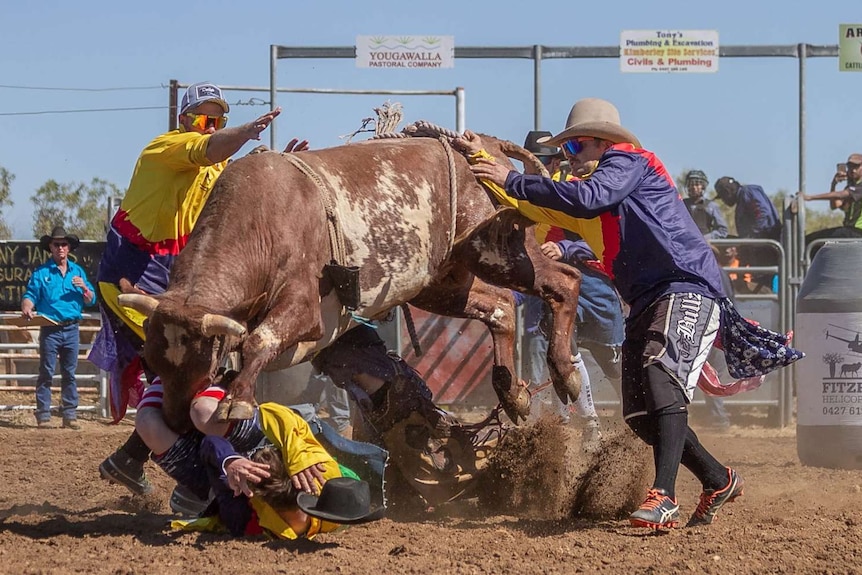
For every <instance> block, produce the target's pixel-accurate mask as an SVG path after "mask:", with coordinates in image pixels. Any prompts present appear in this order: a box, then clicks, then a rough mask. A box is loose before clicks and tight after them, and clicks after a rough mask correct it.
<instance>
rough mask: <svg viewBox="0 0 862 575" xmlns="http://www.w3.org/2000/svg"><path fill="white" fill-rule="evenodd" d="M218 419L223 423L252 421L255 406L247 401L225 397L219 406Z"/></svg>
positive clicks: (217, 410)
mask: <svg viewBox="0 0 862 575" xmlns="http://www.w3.org/2000/svg"><path fill="white" fill-rule="evenodd" d="M216 417H218V420H219V421H220V422H222V423H224V422H227V421H236V420H240V419H251V418H253V417H254V405H252V404H251V403H249V402H247V401H241V400H239V399H232V398H231V397H230V396H228V397H225V398H224V399H223V400H221V401H220V402H219V404H218V409H216Z"/></svg>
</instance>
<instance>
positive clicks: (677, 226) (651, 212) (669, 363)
mask: <svg viewBox="0 0 862 575" xmlns="http://www.w3.org/2000/svg"><path fill="white" fill-rule="evenodd" d="M544 141H545V142H546V143H548V144H551V145H559V146H560V147H562V148H563V151H564V153H565V155H566V158H567V159H568V161H569V164H570V166H571V168H572V172H573V173H577V174H579V175H580V176H581V177H580V179H579V180H574V181H565V182H560V181H554V180H553V179H551V178H548V177H543V176H539V175H524V174H520V173H518V172H515V171H510V170H509V169H507V168H505V167H504V166H501V165H499V164H497V163H496V162H495V161H494V158H492V157H490V156H489V154H487V153H486V152H485V151H484V150H483V149H482V141H481V138H479V137H478V136H477V135H475V134H473V133H471V132H466V133H465V134H464V136H463V137H462V138H461V139H459V140H457V141H456V145H457V146H458V147H459V148H460V149H461V150H462V151H463V152H465V153H466V154H468V158H469V159H470V160H471V162H472V163H473V166H472V170H473V173H474V174H475V175H476V176H477V177H478V178H480V179H481V180H482V181H483V183H485V184H486V186H487V187H488V188H489V189H490V190H491V192H492V193H494V194H495V195H497V196H498V197H499V198H500V199H501V202H505V203H506V204H508V205H511V204H512V203H513V202H514V203H515V205H516V206H518V207H519V210H521V209H522V208H521V207H520V204H522V203H523V204H524V205H525V208H524V209H526V207H529V206H531V205H535V206H540V207H542V208H546V209H547V212H550V213H553V212H555V211H556V212H559V213H561V214H563V215H570V216H575V217H580V218H599V221H600V223H601V226H602V232H603V237H604V238H605V245H606V248H605V251H604V254H603V264H604V268H605V270H606V271H607V273H608V275H609V276H610V277H611V279H612V280H613V283H614V286H615V287H616V288H617V290H618V291H619V293H620V296H621V297H622V298H623V300H624V301H625V302H626V304H628V305H629V306H630V308H631V311H630V313H629V316H628V319H627V321H626V329H625V341H624V343H623V349H622V356H623V357H622V362H623V364H622V396H623V417H624V419H625V421H626V423H627V424H628V425H629V427H631V429H632V430H633V431H634V432H635V433H636V434H637V435H638V436H639V437H640V438H641V439H642V440H643V441H644V442H645V443H647V444H648V445H650V446H652V448H653V454H654V459H655V468H656V470H655V471H656V473H655V480H654V482H653V485H652V488H651V489H650V490H649V492H648V494H647V498H646V500H645V501H644V503H643V504H642V505H641V507H640V508H639V509H638V510H636V511H635V512H634V513H632V514H631V516H630V522H631V524H632V525H633V526H637V527H648V528H653V529H659V528H669V527H676V526H677V525H678V524H679V515H680V512H679V504H678V503H677V499H676V494H675V491H674V489H675V485H676V477H677V472H678V469H679V465H680V464H682V465H684V466H685V467H686V468H687V469H689V470H690V471H691V472H692V473H693V474H694V475H695V476H696V477H697V478H698V479H699V480H700V482H701V483H702V484H703V492H702V494H701V496H700V501H699V503H698V504H697V506H696V508H695V510H694V512H693V513H692V515H691V518H690V519H689V521H688V526H698V525H704V524H709V523H712V521H713V519H714V518H715V516H716V514H717V513H718V511H719V510H720V509H721V507H722V506H723V505H724V504H725V503H728V502H730V501H732V500H734V499H735V498H736V497H738V496H740V495H742V491H743V480H742V478H741V477H740V475H739V474H738V473H737V472H736V471H735V470H734V469H731V468H729V467H725V466H724V465H722V464H721V463H719V462H718V461H717V460H716V459H715V458H714V457H713V456H712V455H711V454H710V453H709V452H708V451H707V450H706V448H704V447H703V445H701V443H700V442H699V441H698V438H697V436H696V435H695V433H694V431H692V429H691V428H690V427H689V426H688V407H687V406H688V404H689V403H690V401H691V397H692V393H693V391H694V388H695V386H696V385H697V381H698V378H699V376H700V372H701V369H702V367H703V365H704V363H705V361H706V357H707V354H708V353H709V350H710V348H711V347H712V345H713V343H714V342H715V341H716V339H717V338H719V337H720V340H721V344H722V345H723V348H724V350H725V355H726V357H727V365H728V369H729V371H730V373H731V375H733V376H734V377H752V376H760V375H762V374H765V373H768V372H770V371H772V370H775V369H778V368H780V367H784V366H786V365H789V364H791V363H793V362H795V361H797V360H798V359H800V358H802V357H803V354H802V353H801V352H799V351H797V350H795V349H793V348H791V347H789V346H788V343H789V336H785V335H782V334H778V333H774V332H771V331H769V330H766V329H763V328H760V327H758V326H755V325H753V324H752V323H749V322H747V321H746V320H744V319H743V318H742V317H741V316H740V315H739V313H738V312H737V311H736V309H735V308H734V307H733V304H732V303H731V302H730V300H729V299H727V295H726V294H725V293H724V291H723V287H722V282H721V275H720V274H721V271H720V269H719V267H718V264H717V262H716V259H715V256H714V255H713V254H712V251H711V249H710V247H709V245H708V244H707V242H706V240H704V238H703V235H702V234H701V233H700V231H699V230H698V228H697V226H696V224H695V223H694V220H692V218H691V216H690V215H689V214H688V211H687V210H686V207H685V205H684V204H683V201H682V198H681V197H680V194H679V192H678V191H677V190H676V187H675V185H674V182H673V178H672V177H671V176H670V174H669V173H668V172H667V170H666V169H665V167H664V165H663V164H662V162H661V161H660V160H659V159H658V157H657V156H656V155H655V154H653V153H652V152H650V151H647V150H645V149H643V148H642V147H641V145H640V141H639V139H638V138H637V137H636V136H635V135H634V134H633V133H632V132H630V131H629V130H627V129H626V128H624V127H623V126H622V124H621V123H620V116H619V112H618V111H617V109H616V108H615V107H614V106H613V105H612V104H611V103H610V102H607V101H605V100H600V99H597V98H586V99H582V100H579V101H578V102H576V103H575V105H574V106H573V107H572V109H571V112H570V113H569V116H568V119H567V121H566V125H565V129H564V130H563V131H562V132H560V133H559V134H557V135H556V136H553V137H551V138H548V139H546V140H544ZM581 174H583V175H581ZM530 213H531V216H530V217H533V215H535V214H539V215H542V214H543V212H542V211H535V210H530ZM542 217H544V216H542ZM562 219H564V218H557V219H556V220H552V219H550V218H549V219H548V220H546V223H549V224H555V223H558V222H559V221H560V220H562ZM646 262H649V263H646Z"/></svg>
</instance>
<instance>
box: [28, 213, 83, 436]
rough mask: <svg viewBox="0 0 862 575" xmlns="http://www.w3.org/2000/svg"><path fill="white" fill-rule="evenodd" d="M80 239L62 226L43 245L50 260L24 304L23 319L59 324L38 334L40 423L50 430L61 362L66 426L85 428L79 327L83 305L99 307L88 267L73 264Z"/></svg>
mask: <svg viewBox="0 0 862 575" xmlns="http://www.w3.org/2000/svg"><path fill="white" fill-rule="evenodd" d="M79 243H80V240H79V239H78V237H77V236H74V235H71V234H67V233H66V230H64V229H63V228H62V227H60V226H57V227H55V228H54V229H53V230H52V231H51V235H45V236H42V238H41V239H40V240H39V244H40V245H41V246H42V249H44V250H46V251H48V252H50V253H51V259H49V260H48V261H46V262H45V263H44V264H42V265H41V266H39V267H38V268H36V270H35V271H34V272H33V275H32V276H31V277H30V281H29V282H28V284H27V291H26V292H24V297H23V298H22V300H21V315H22V316H23V317H25V318H27V319H33V318H34V317H36V314H37V312H38V314H39V315H40V316H42V317H44V318H47V319H49V320H51V321H52V322H54V323H53V324H51V325H46V326H43V327H41V328H40V329H39V379H38V380H37V383H36V422H37V424H38V425H39V427H43V428H44V427H49V425H50V420H51V380H52V379H53V377H54V369H55V367H56V365H57V356H58V355H59V357H60V370H61V371H62V374H63V379H62V387H61V389H62V392H61V398H62V405H61V409H62V413H63V427H68V428H69V429H81V426H80V425H79V424H78V421H77V411H76V410H77V409H78V387H77V385H76V383H75V369H76V368H77V366H78V344H79V334H78V323H79V322H80V321H81V312H82V311H83V308H84V305H88V306H93V305H95V304H96V292H95V290H94V289H93V286H92V285H91V284H90V282H89V280H87V274H86V272H84V268H82V267H81V266H79V265H78V264H76V263H75V262H73V261H71V260H70V259H69V252H71V251H72V250H74V249H75V248H76V247H78V244H79Z"/></svg>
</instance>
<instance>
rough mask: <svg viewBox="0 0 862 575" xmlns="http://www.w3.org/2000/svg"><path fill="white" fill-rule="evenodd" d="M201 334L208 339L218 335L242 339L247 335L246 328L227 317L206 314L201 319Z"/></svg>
mask: <svg viewBox="0 0 862 575" xmlns="http://www.w3.org/2000/svg"><path fill="white" fill-rule="evenodd" d="M201 333H203V334H204V336H206V337H214V336H216V335H232V336H234V337H242V336H244V335H245V327H243V325H242V324H241V323H239V322H238V321H234V320H232V319H231V318H229V317H227V316H224V315H216V314H214V313H205V314H204V317H203V318H202V319H201Z"/></svg>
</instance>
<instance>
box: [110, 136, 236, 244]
mask: <svg viewBox="0 0 862 575" xmlns="http://www.w3.org/2000/svg"><path fill="white" fill-rule="evenodd" d="M209 139H210V135H209V134H199V133H197V132H186V131H184V130H183V129H179V130H173V131H171V132H168V133H166V134H162V135H160V136H157V137H156V138H155V139H153V141H152V142H150V143H149V144H148V145H147V147H146V148H144V151H143V152H141V155H140V157H139V158H138V162H137V164H136V165H135V171H134V173H133V174H132V180H131V182H130V183H129V189H128V191H127V192H126V195H125V197H124V198H123V201H122V203H121V204H120V209H119V210H118V211H117V214H116V215H115V216H114V219H113V221H112V226H113V227H114V229H115V230H116V231H117V233H119V234H120V235H121V236H122V237H123V238H125V239H127V240H128V241H130V242H131V243H132V244H134V245H135V246H137V247H138V248H139V249H141V250H142V251H145V252H147V253H149V254H151V255H176V254H178V253H179V252H180V250H182V248H183V247H184V246H185V245H186V242H187V241H188V237H189V234H191V231H192V229H193V228H194V226H195V223H196V222H197V219H198V216H200V213H201V210H202V209H203V207H204V204H205V203H206V201H207V198H209V195H210V192H212V189H213V186H214V185H215V182H216V180H217V179H218V177H219V175H220V174H221V172H222V170H224V168H225V166H226V165H227V161H224V162H218V163H215V164H214V163H213V162H211V161H210V160H209V159H208V158H207V155H206V151H207V144H208V143H209Z"/></svg>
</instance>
